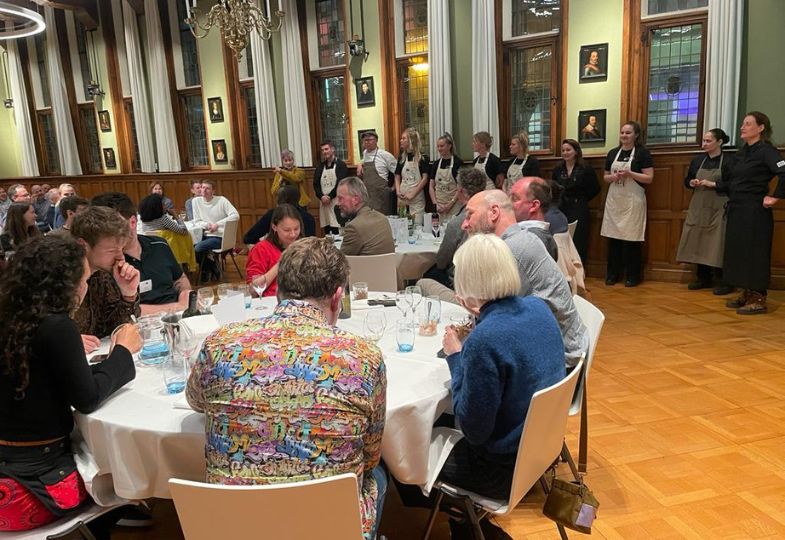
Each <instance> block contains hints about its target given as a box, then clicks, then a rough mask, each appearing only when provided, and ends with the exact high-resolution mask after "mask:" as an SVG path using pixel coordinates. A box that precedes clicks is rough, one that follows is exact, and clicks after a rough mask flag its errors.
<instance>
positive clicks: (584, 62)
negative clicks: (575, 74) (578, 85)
mask: <svg viewBox="0 0 785 540" xmlns="http://www.w3.org/2000/svg"><path fill="white" fill-rule="evenodd" d="M578 64H579V66H580V70H581V71H580V77H579V82H582V83H584V82H599V81H605V80H607V79H608V44H607V43H600V44H597V45H583V46H582V47H581V52H580V56H579V63H578Z"/></svg>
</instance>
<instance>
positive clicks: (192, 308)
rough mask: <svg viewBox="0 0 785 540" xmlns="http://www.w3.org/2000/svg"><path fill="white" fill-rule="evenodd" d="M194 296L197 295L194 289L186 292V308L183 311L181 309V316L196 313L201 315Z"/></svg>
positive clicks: (195, 314) (185, 316) (190, 315)
mask: <svg viewBox="0 0 785 540" xmlns="http://www.w3.org/2000/svg"><path fill="white" fill-rule="evenodd" d="M196 296H197V292H196V291H191V292H189V293H188V307H187V308H186V310H185V311H183V316H182V318H183V319H185V318H187V317H195V316H197V315H201V313H199V307H198V306H197V299H196Z"/></svg>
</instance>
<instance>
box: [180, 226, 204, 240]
mask: <svg viewBox="0 0 785 540" xmlns="http://www.w3.org/2000/svg"><path fill="white" fill-rule="evenodd" d="M183 223H185V226H186V227H187V228H188V233H189V234H190V235H191V238H193V241H194V245H196V244H198V243H199V242H201V241H202V237H203V235H204V229H202V228H201V227H199V226H197V225H196V224H195V223H194V222H193V221H184V222H183Z"/></svg>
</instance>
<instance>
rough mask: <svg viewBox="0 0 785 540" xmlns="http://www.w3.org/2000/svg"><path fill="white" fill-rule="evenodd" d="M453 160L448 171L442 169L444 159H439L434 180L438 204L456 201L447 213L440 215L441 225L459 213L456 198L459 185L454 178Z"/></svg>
mask: <svg viewBox="0 0 785 540" xmlns="http://www.w3.org/2000/svg"><path fill="white" fill-rule="evenodd" d="M452 160H453V158H450V165H449V166H447V168H446V169H442V158H439V163H438V164H437V165H436V178H434V179H433V182H434V184H435V187H436V189H435V191H436V203H437V204H449V203H450V202H453V201H455V202H453V205H452V206H451V207H450V209H449V210H448V211H447V212H443V213H439V223H446V222H447V220H448V219H450V218H451V217H453V216H454V215H455V214H457V213H458V204H457V200H456V198H455V194H456V193H457V192H458V184H457V183H456V182H455V178H453V177H452Z"/></svg>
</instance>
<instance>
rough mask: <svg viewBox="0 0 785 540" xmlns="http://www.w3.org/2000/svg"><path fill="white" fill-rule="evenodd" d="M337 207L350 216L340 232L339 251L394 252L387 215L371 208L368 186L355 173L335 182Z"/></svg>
mask: <svg viewBox="0 0 785 540" xmlns="http://www.w3.org/2000/svg"><path fill="white" fill-rule="evenodd" d="M337 198H338V208H339V210H340V211H341V215H342V216H343V217H345V218H348V219H350V220H351V221H349V223H347V224H346V227H345V228H344V234H343V243H342V244H341V251H342V252H343V253H344V255H383V254H385V253H394V252H395V242H394V241H393V235H392V228H391V227H390V222H389V220H388V219H387V217H386V216H384V215H383V214H381V213H380V212H377V211H376V210H373V209H371V208H370V207H368V206H367V205H366V204H367V202H368V190H367V189H366V188H365V184H364V183H363V181H362V180H360V179H359V178H357V177H356V176H350V177H348V178H344V179H343V180H341V181H340V182H339V183H338V197H337Z"/></svg>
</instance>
